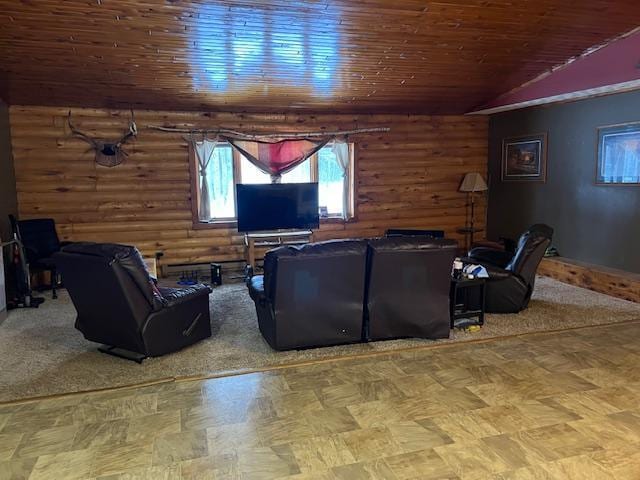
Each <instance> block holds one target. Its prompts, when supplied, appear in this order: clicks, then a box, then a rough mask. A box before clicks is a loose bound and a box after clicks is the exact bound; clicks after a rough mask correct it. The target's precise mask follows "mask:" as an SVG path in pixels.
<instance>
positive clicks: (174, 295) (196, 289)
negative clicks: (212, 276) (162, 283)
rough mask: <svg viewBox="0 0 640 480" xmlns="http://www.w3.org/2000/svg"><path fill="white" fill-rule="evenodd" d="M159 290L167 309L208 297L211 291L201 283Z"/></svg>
mask: <svg viewBox="0 0 640 480" xmlns="http://www.w3.org/2000/svg"><path fill="white" fill-rule="evenodd" d="M159 290H160V294H161V295H162V298H163V299H164V300H165V301H166V306H167V307H173V306H175V305H180V304H182V303H185V302H189V301H190V300H192V299H194V298H197V297H200V296H208V295H209V294H210V293H211V291H212V290H211V288H210V287H208V286H207V285H203V284H201V283H199V284H196V285H192V286H190V287H186V288H159Z"/></svg>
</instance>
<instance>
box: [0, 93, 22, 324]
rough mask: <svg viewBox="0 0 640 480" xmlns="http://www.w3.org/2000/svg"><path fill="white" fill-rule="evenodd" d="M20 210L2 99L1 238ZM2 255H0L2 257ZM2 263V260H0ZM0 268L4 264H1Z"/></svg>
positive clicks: (0, 304) (0, 317)
mask: <svg viewBox="0 0 640 480" xmlns="http://www.w3.org/2000/svg"><path fill="white" fill-rule="evenodd" d="M17 211H18V202H17V200H16V177H15V174H14V171H13V156H12V154H11V134H10V130H9V109H8V108H7V106H6V105H5V104H4V103H3V102H2V100H0V238H2V239H3V241H6V240H7V239H8V238H10V236H11V228H10V226H9V220H8V218H7V216H8V215H9V214H10V213H13V214H14V215H15V214H16V213H17ZM1 258H2V255H0V259H1ZM0 263H2V262H0ZM0 268H3V266H2V265H1V264H0ZM2 273H3V272H0V289H2V290H3V291H2V292H0V297H4V285H3V284H4V276H3V275H2ZM4 304H5V303H4V298H0V324H1V323H2V322H3V321H4V319H5V317H6V311H3V308H2V307H3V306H4Z"/></svg>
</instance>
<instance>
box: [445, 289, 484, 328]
mask: <svg viewBox="0 0 640 480" xmlns="http://www.w3.org/2000/svg"><path fill="white" fill-rule="evenodd" d="M485 285H486V279H484V278H465V277H461V278H451V290H450V292H449V314H450V319H451V328H454V327H455V324H456V320H460V319H461V318H470V317H477V318H478V322H477V325H484V291H485Z"/></svg>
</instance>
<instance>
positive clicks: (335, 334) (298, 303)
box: [249, 240, 367, 350]
mask: <svg viewBox="0 0 640 480" xmlns="http://www.w3.org/2000/svg"><path fill="white" fill-rule="evenodd" d="M366 252H367V244H366V242H365V241H364V240H332V241H327V242H319V243H310V244H307V245H302V246H299V247H294V246H285V247H279V248H276V249H274V250H270V251H268V252H267V253H266V255H265V258H264V275H256V276H254V277H252V278H251V280H250V282H249V294H250V295H251V298H252V299H253V300H254V302H255V304H256V311H257V314H258V325H259V327H260V332H261V333H262V335H263V337H264V338H265V340H266V341H267V343H268V344H269V345H271V347H272V348H274V349H275V350H290V349H295V348H307V347H317V346H327V345H337V344H342V343H354V342H359V341H361V338H362V333H363V332H362V326H363V316H364V315H363V310H364V289H365V269H366Z"/></svg>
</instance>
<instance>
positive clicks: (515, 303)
mask: <svg viewBox="0 0 640 480" xmlns="http://www.w3.org/2000/svg"><path fill="white" fill-rule="evenodd" d="M552 237H553V229H552V228H551V227H549V226H548V225H544V224H536V225H533V226H532V227H531V228H529V230H527V231H526V232H524V233H523V234H522V235H521V236H520V239H519V240H518V246H517V248H516V251H515V253H510V252H505V251H501V250H493V249H488V248H482V247H481V248H474V249H472V250H471V251H470V252H469V254H468V256H467V257H466V258H464V259H463V261H465V262H466V263H476V264H480V265H483V266H484V267H485V268H486V269H487V272H488V273H489V278H488V280H487V286H486V293H485V295H486V297H485V302H486V303H485V309H486V312H487V313H518V312H520V311H522V310H524V309H525V308H527V306H528V305H529V300H530V299H531V294H532V293H533V288H534V286H535V280H536V271H537V270H538V265H540V261H541V260H542V257H543V256H544V253H545V251H546V249H547V247H548V246H549V245H550V244H551V238H552Z"/></svg>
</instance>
